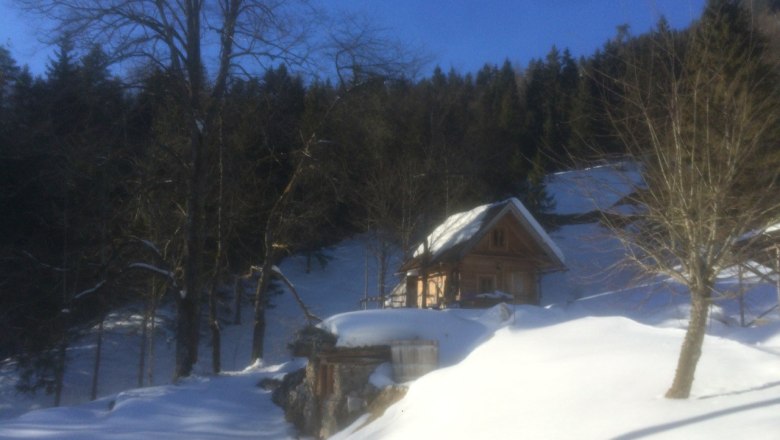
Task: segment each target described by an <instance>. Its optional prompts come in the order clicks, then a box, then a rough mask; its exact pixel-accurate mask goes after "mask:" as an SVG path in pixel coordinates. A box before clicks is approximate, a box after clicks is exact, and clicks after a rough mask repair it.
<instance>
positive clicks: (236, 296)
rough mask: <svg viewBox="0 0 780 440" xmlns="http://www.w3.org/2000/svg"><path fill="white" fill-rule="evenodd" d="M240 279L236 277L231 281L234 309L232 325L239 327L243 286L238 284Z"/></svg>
mask: <svg viewBox="0 0 780 440" xmlns="http://www.w3.org/2000/svg"><path fill="white" fill-rule="evenodd" d="M240 283H241V277H238V276H236V278H235V280H233V301H234V306H233V308H234V309H235V315H234V316H233V325H241V300H242V299H243V298H242V297H243V296H244V295H243V293H244V286H243V285H241V284H240Z"/></svg>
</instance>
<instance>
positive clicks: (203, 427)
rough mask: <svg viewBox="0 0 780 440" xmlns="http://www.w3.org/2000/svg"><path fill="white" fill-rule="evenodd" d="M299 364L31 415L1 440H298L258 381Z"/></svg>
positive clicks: (3, 430) (13, 423) (1, 430)
mask: <svg viewBox="0 0 780 440" xmlns="http://www.w3.org/2000/svg"><path fill="white" fill-rule="evenodd" d="M300 366H301V364H300V363H297V364H288V365H285V366H282V367H279V366H276V367H272V368H267V369H250V370H247V371H245V372H242V373H233V374H226V375H221V376H217V377H212V378H203V377H200V378H198V377H196V378H191V379H188V380H185V381H183V382H181V383H180V384H179V385H166V386H159V387H151V388H143V389H136V390H131V391H126V392H122V393H119V394H118V395H116V396H114V397H108V398H103V399H100V400H97V401H95V402H92V403H89V404H85V405H80V406H74V407H61V408H50V409H46V410H40V411H32V412H29V413H27V414H24V415H22V416H20V417H18V418H16V419H13V420H7V421H3V422H2V423H0V438H3V439H11V438H38V439H47V438H48V439H74V440H75V439H79V440H81V439H108V438H110V439H128V440H129V439H138V438H148V439H152V438H153V439H181V438H197V439H227V438H253V439H269V440H270V439H285V438H290V439H291V438H295V437H296V435H295V434H296V433H295V430H294V428H292V426H291V425H289V424H288V423H287V422H285V420H284V414H283V412H282V410H281V408H278V407H277V406H275V405H274V404H273V403H271V399H270V392H269V391H265V390H263V389H262V388H259V387H257V383H258V381H260V379H262V378H264V377H278V376H279V375H280V374H282V373H284V372H286V371H290V370H292V369H294V368H299V367H300Z"/></svg>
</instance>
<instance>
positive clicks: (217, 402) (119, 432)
mask: <svg viewBox="0 0 780 440" xmlns="http://www.w3.org/2000/svg"><path fill="white" fill-rule="evenodd" d="M623 171H624V169H619V170H617V171H615V170H614V169H609V168H608V167H607V168H605V167H602V168H596V169H592V170H585V171H577V172H572V173H561V174H558V175H555V176H553V177H552V178H551V182H550V187H549V188H550V190H551V192H552V193H553V194H554V195H555V196H556V198H557V202H558V203H557V208H556V209H557V211H558V213H560V214H581V213H584V212H587V211H589V210H591V209H592V206H593V203H596V204H597V205H598V204H600V203H607V204H609V203H613V202H614V201H615V200H619V198H620V197H622V196H621V195H620V192H621V191H624V190H625V188H627V187H628V185H626V186H624V187H623V188H624V189H622V190H621V189H620V188H621V187H620V186H619V185H613V186H612V189H611V190H610V191H612V192H611V193H606V192H598V191H596V190H594V188H596V187H597V185H598V184H596V183H593V184H591V183H589V182H590V180H589V177H592V178H593V179H596V180H598V181H604V182H607V183H608V182H612V183H613V184H614V183H623V182H626V180H624V179H625V177H624V174H623ZM629 171H630V170H629ZM629 176H630V173H629ZM567 182H569V183H567ZM588 194H601V195H602V196H604V197H602V198H597V197H592V198H590V199H589V200H590V202H587V203H586V202H583V198H586V197H588ZM551 235H552V237H553V239H554V240H555V241H556V243H557V245H558V246H559V247H560V248H561V249H562V251H563V252H564V254H565V255H566V262H567V265H568V268H569V270H568V271H566V272H561V273H555V274H550V275H548V276H547V277H546V278H545V280H544V282H543V285H542V293H543V305H544V307H531V306H517V307H509V306H505V305H500V306H497V307H496V308H494V309H488V310H466V309H463V310H457V309H453V310H447V311H410V310H405V311H398V310H387V311H371V312H370V313H360V312H359V313H348V314H340V315H337V316H332V317H331V318H330V319H329V320H328V321H327V322H326V324H325V325H326V326H327V327H328V329H330V330H331V331H333V332H335V333H337V334H338V336H339V343H340V344H342V345H355V344H357V345H359V344H360V343H361V341H362V342H366V341H369V342H370V341H371V340H372V338H374V339H381V338H383V337H388V336H391V335H401V336H403V337H413V336H415V335H416V336H418V337H423V338H431V337H435V338H437V339H439V340H444V342H442V343H441V344H440V349H441V359H442V361H443V362H442V363H443V368H441V369H439V370H437V371H434V372H432V373H429V374H428V375H426V376H424V377H422V378H420V379H418V380H417V381H415V382H413V383H411V384H410V389H409V392H408V394H407V396H406V397H405V398H404V399H402V400H401V401H399V402H398V403H397V404H395V405H393V406H392V407H390V408H389V409H388V410H387V411H386V413H385V414H384V415H383V416H382V417H380V418H378V419H377V420H375V421H373V422H372V423H370V424H368V425H366V426H363V423H364V422H365V420H360V421H358V423H356V424H354V425H353V426H351V427H350V428H349V429H347V430H345V431H344V432H342V433H341V434H339V435H338V438H356V439H362V438H366V439H369V438H370V439H375V438H404V439H406V438H431V437H433V438H534V439H547V438H549V439H603V438H621V439H639V438H642V439H644V438H663V439H667V438H680V439H691V438H707V439H733V438H755V439H764V438H767V439H770V438H777V433H778V432H780V419H778V418H777V416H776V414H777V411H778V409H779V408H778V405H780V313H778V312H777V311H775V312H772V313H769V314H768V315H765V316H763V317H761V316H760V315H761V314H762V313H763V312H766V311H767V310H769V309H770V308H771V307H772V306H773V305H774V304H775V303H776V301H777V297H776V294H775V291H774V287H773V286H772V285H769V284H762V283H761V282H760V281H759V280H755V279H753V280H750V279H748V281H749V282H752V283H753V284H751V285H749V286H748V287H749V290H748V292H747V295H746V297H745V302H744V304H745V308H744V313H745V315H746V320H747V321H752V320H755V322H754V325H752V326H750V327H746V328H743V327H740V326H739V325H738V323H739V313H740V310H739V307H738V302H737V301H736V300H735V299H734V298H733V295H730V293H734V292H737V290H738V286H737V284H736V278H735V276H733V274H724V276H723V278H722V279H721V282H720V283H719V285H718V289H719V291H720V292H721V293H722V294H723V295H722V298H721V299H720V300H719V301H718V302H717V304H716V305H714V306H713V313H712V320H711V323H710V326H709V329H708V332H709V336H708V338H707V340H706V342H705V347H704V353H703V356H702V360H701V363H700V368H699V370H698V373H697V376H696V381H695V383H694V389H693V396H692V398H691V399H689V400H686V401H670V400H667V399H664V398H663V397H662V396H663V393H664V392H665V390H666V388H667V387H668V386H669V384H670V383H671V379H672V376H673V373H674V368H675V364H676V358H677V354H678V350H679V347H680V344H681V342H682V338H683V334H684V331H683V329H684V328H685V326H686V324H687V322H686V317H687V296H686V293H685V291H684V290H683V289H682V288H681V287H680V286H679V285H675V284H674V283H670V282H669V281H668V280H665V279H663V278H656V279H651V280H644V281H643V282H642V284H640V285H635V284H631V280H632V279H633V278H634V274H633V273H632V272H630V271H627V270H625V268H622V267H620V266H619V265H616V263H617V262H618V261H619V259H620V255H621V249H620V247H619V244H618V243H617V242H615V241H614V240H613V239H611V238H610V237H609V235H608V234H607V231H605V230H604V229H602V228H601V227H600V226H599V225H598V224H596V223H591V224H579V225H568V226H563V227H561V228H560V229H558V230H557V231H555V232H553V233H552V234H551ZM367 252H369V251H367V247H366V242H365V241H364V240H363V239H360V238H357V239H354V240H349V241H346V242H344V243H342V244H341V245H339V246H336V247H334V248H332V249H330V250H329V253H330V255H331V257H332V259H331V261H330V263H329V264H328V266H327V267H326V268H324V269H320V268H318V267H316V265H315V267H314V268H313V270H312V271H311V273H306V271H305V260H304V259H303V258H302V257H301V258H290V259H288V260H286V261H285V262H284V263H283V264H282V266H281V268H282V270H283V272H285V274H286V275H287V276H288V278H290V280H291V281H292V282H293V283H295V284H296V287H297V288H298V290H299V291H300V293H301V296H302V297H303V298H304V300H305V301H306V302H307V303H308V304H309V305H310V306H311V307H312V309H313V311H314V313H315V314H318V315H319V316H322V317H327V316H331V315H336V314H339V313H343V312H350V311H355V310H357V309H358V302H359V300H360V298H362V297H363V295H364V291H365V289H366V287H365V286H366V283H367V284H368V292H369V295H371V294H373V292H375V288H374V287H373V286H374V285H375V283H376V281H375V280H376V278H375V273H376V270H375V267H374V264H373V258H371V255H370V252H369V253H368V254H367ZM367 256H368V258H367ZM367 263H368V264H367ZM367 266H368V278H367V281H366V276H365V274H366V267H367ZM395 267H397V263H394V264H392V265H391V269H393V268H395ZM276 302H277V306H276V307H275V308H274V309H272V310H271V312H270V316H269V326H268V328H269V331H268V342H267V346H268V348H267V356H266V359H265V363H264V365H262V366H254V367H252V368H248V369H245V367H246V364H247V362H248V353H249V338H250V331H249V327H248V326H247V325H246V324H248V323H250V320H249V315H246V317H245V319H244V322H245V325H244V326H230V327H227V328H226V329H225V333H224V336H225V341H224V342H223V365H224V366H225V368H226V369H228V370H235V372H234V373H224V374H222V375H220V376H217V377H213V376H210V375H208V366H209V364H208V357H209V351H208V347H207V345H204V347H203V350H202V353H201V354H202V356H203V357H202V360H201V362H200V363H199V364H198V366H197V371H198V372H199V374H200V375H199V376H197V377H195V378H192V379H189V380H187V381H184V382H183V383H180V384H178V385H164V384H165V383H166V382H167V380H168V378H169V377H170V374H171V371H172V370H171V368H172V367H171V365H170V363H169V362H168V361H166V359H170V358H171V356H170V352H167V351H166V350H170V349H171V348H172V341H171V340H169V339H168V338H167V337H166V335H161V336H160V337H159V338H158V341H159V344H158V347H157V350H158V354H157V359H158V361H157V363H156V364H155V367H156V373H155V377H156V378H157V380H158V382H157V383H158V384H160V385H159V386H157V387H150V388H143V389H136V390H132V389H130V388H132V386H133V385H134V383H135V382H134V381H135V368H134V367H135V364H136V359H137V350H136V349H135V348H134V347H135V345H137V343H136V342H134V341H136V340H137V339H138V335H137V334H135V331H136V330H135V329H137V325H136V324H134V321H133V319H132V317H125V318H122V319H120V317H117V318H116V319H114V320H113V321H112V322H114V329H113V331H112V336H111V339H110V340H111V341H112V343H111V345H112V346H113V347H114V348H113V349H111V350H109V352H110V354H109V353H107V355H106V356H107V358H110V359H111V360H110V361H108V363H107V364H106V366H105V367H104V372H105V373H106V375H105V376H104V377H101V384H103V385H102V388H101V390H102V393H103V395H104V396H105V397H104V398H102V399H100V400H98V401H96V402H92V403H88V404H82V405H78V406H73V407H67V408H59V409H43V410H39V411H34V412H30V413H27V414H24V415H21V416H20V417H12V416H18V415H19V414H20V413H22V412H23V411H24V410H26V409H28V408H30V407H31V406H33V407H34V406H35V405H40V406H43V405H45V404H46V399H45V398H41V399H39V400H34V399H33V400H29V399H27V400H26V399H24V398H19V397H16V396H14V395H13V394H12V392H11V390H12V387H11V384H12V381H13V380H12V375H10V374H2V375H0V419H3V418H5V420H0V438H29V437H36V438H74V439H75V438H95V439H103V438H105V439H111V438H138V437H139V436H148V435H151V436H154V437H155V438H157V437H160V438H244V437H251V438H258V437H259V438H269V439H270V438H280V439H282V438H295V431H294V429H293V428H292V427H291V426H290V425H288V424H287V423H285V422H284V420H283V415H282V412H281V410H280V409H278V408H276V407H275V406H273V405H272V404H271V403H270V395H269V393H268V392H267V391H265V390H263V389H261V388H258V387H256V386H254V385H255V384H256V383H257V382H258V381H259V380H260V379H261V378H263V377H272V376H279V375H281V374H283V373H284V372H285V371H289V370H291V369H292V368H294V367H295V366H296V365H299V364H298V363H297V362H299V361H292V362H288V361H290V359H289V355H288V354H287V352H286V344H287V342H288V341H289V338H290V337H291V335H292V333H293V332H294V330H295V329H296V328H297V327H298V326H300V325H301V324H303V322H304V320H303V316H302V314H301V313H300V311H299V310H298V309H297V305H296V304H295V302H294V301H293V300H292V298H290V296H289V295H286V294H285V295H282V296H281V297H279V298H277V300H276ZM247 309H248V308H247ZM429 317H430V318H429ZM409 335H412V336H409ZM90 344H91V342H90V340H88V339H85V340H84V341H83V344H81V345H82V347H75V348H74V349H73V350H72V353H70V355H71V358H72V359H73V361H72V362H71V364H70V366H69V372H68V379H67V383H66V391H67V392H68V393H70V394H69V396H70V398H71V400H70V401H71V402H74V401H76V400H77V399H81V400H82V401H83V400H84V397H85V396H86V395H87V394H88V387H87V383H88V378H89V374H88V371H89V365H90V363H91V357H90V355H89V353H90V350H89V345H90ZM79 350H82V351H79ZM285 362H288V363H285ZM275 364H281V365H280V366H277V365H275ZM125 389H129V390H128V391H123V392H121V393H119V394H116V393H118V392H119V391H121V390H125Z"/></svg>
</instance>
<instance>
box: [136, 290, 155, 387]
mask: <svg viewBox="0 0 780 440" xmlns="http://www.w3.org/2000/svg"><path fill="white" fill-rule="evenodd" d="M152 294H154V287H152ZM150 301H151V300H150ZM150 309H151V305H150V304H149V302H148V301H147V303H146V307H144V317H143V320H142V321H141V346H140V347H139V350H138V388H141V387H143V386H144V369H145V368H146V365H145V363H146V338H147V335H148V334H149V311H150Z"/></svg>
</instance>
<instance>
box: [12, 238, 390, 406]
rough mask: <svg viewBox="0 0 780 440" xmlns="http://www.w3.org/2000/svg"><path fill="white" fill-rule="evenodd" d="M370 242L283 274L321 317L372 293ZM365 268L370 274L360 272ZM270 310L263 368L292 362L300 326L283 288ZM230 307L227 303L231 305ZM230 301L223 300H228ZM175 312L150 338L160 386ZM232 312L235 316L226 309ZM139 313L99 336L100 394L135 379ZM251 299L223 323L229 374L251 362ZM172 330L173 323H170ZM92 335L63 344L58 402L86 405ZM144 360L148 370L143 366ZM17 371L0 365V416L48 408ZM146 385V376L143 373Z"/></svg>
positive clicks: (167, 378)
mask: <svg viewBox="0 0 780 440" xmlns="http://www.w3.org/2000/svg"><path fill="white" fill-rule="evenodd" d="M371 244H372V243H371V241H370V240H367V239H366V238H365V237H357V238H354V239H351V240H346V241H344V242H342V243H340V244H339V245H338V246H334V247H333V248H329V249H326V250H325V253H326V254H327V255H329V256H330V257H331V260H330V263H329V264H328V265H327V266H326V267H325V268H324V269H322V268H320V266H319V265H318V264H316V263H315V264H314V265H313V266H312V270H311V272H310V273H306V270H305V269H306V264H305V258H303V257H297V256H296V257H292V258H288V259H286V260H285V261H284V262H283V263H282V264H281V269H282V271H283V272H284V273H285V275H286V276H287V277H288V278H289V279H290V280H291V281H292V282H293V283H294V284H295V285H296V288H297V289H298V291H299V293H300V295H301V296H302V297H303V299H304V301H306V302H307V304H309V305H310V307H311V309H312V311H313V312H314V313H315V314H317V315H318V316H321V317H323V318H324V317H327V316H330V315H333V314H337V313H341V312H347V311H354V310H357V309H358V308H359V301H360V299H361V298H362V297H363V295H364V290H365V286H366V282H367V285H368V294H369V295H376V291H377V287H376V283H377V282H376V279H377V276H376V264H375V260H376V259H375V258H374V257H373V253H372V251H371V248H370V245H371ZM399 264H400V263H399V262H398V259H397V257H395V259H394V260H392V261H391V263H390V265H389V269H390V271H391V272H390V273H388V275H387V276H388V280H387V283H388V290H389V289H391V288H392V286H393V283H394V282H395V281H394V280H395V279H394V278H393V277H392V270H394V269H395V268H397V267H398V265H399ZM366 270H367V273H368V279H367V280H366V278H365V273H366ZM246 287H247V289H246V295H247V296H251V294H252V293H253V292H254V291H253V290H252V286H246ZM273 303H274V305H275V306H274V307H273V308H272V309H270V310H269V311H268V314H267V320H268V325H267V335H266V349H265V354H266V356H265V359H264V361H265V362H264V363H265V365H272V364H277V363H282V362H285V361H288V360H290V356H289V354H288V351H287V343H288V342H290V340H291V339H292V337H293V334H294V333H295V331H296V330H297V329H298V328H300V326H301V325H303V324H304V323H305V319H304V317H303V314H302V313H301V311H300V309H299V308H298V306H297V304H296V303H295V301H294V300H293V299H292V297H291V296H290V295H289V294H288V293H287V292H285V293H283V294H282V295H280V296H277V297H274V299H273ZM229 305H231V306H232V303H231V304H229ZM225 306H227V304H226V305H225ZM173 313H174V312H173V310H172V309H170V308H163V309H161V310H160V311H159V313H158V321H159V322H158V327H157V332H156V336H155V347H154V351H155V356H154V362H153V382H152V384H153V385H165V384H169V383H170V382H171V378H172V377H173V367H174V365H173V356H174V352H173V350H174V348H175V341H174V335H173V333H172V332H170V331H168V330H166V329H165V328H166V327H165V326H164V325H163V324H164V323H165V322H169V323H170V322H172V320H173V319H174V315H173ZM228 315H230V316H232V314H230V313H229V314H228ZM140 323H141V317H140V315H138V314H137V312H136V311H135V310H134V309H127V310H125V311H123V312H117V313H115V314H113V315H112V316H110V317H109V319H107V325H106V334H105V339H104V342H103V344H104V348H103V355H102V357H101V362H102V368H101V375H100V380H99V394H98V396H99V397H102V396H110V395H113V394H115V393H118V392H120V391H122V390H127V389H131V388H134V387H136V386H137V384H138V363H139V354H140V351H141V347H140V341H141V337H140V329H139V328H140ZM251 324H252V307H251V304H248V303H246V302H245V303H244V306H243V316H242V325H240V326H233V325H226V326H224V327H223V329H222V367H223V370H226V371H240V370H243V369H244V368H245V367H246V366H247V365H249V357H250V356H249V355H250V350H251V345H250V344H251ZM168 328H172V326H170V325H169V326H168ZM95 343H96V338H95V335H94V334H88V335H85V336H84V337H82V338H81V339H80V340H78V341H76V342H75V343H73V344H72V345H71V347H69V349H68V364H67V366H66V374H65V381H64V382H65V385H64V390H63V404H64V405H73V404H77V403H82V402H87V401H88V400H89V392H90V387H91V380H92V363H93V360H94V347H95ZM148 365H149V364H148V361H147V364H146V367H147V368H148ZM210 371H211V346H210V343H209V333H208V331H207V329H205V328H204V329H203V330H202V332H201V348H200V351H199V362H198V363H197V364H196V365H195V372H196V374H200V375H208V374H209V373H210ZM15 383H16V375H15V371H14V368H13V364H12V363H8V362H5V363H3V362H0V420H2V419H8V418H11V417H15V416H18V415H20V414H22V413H24V412H26V411H29V410H32V409H39V408H46V407H49V406H51V405H52V403H53V397H52V396H47V395H45V394H44V393H42V392H41V393H38V394H36V395H35V396H27V395H20V394H18V393H17V391H16V389H15V388H14V385H15ZM145 383H146V384H148V383H149V382H148V376H147V375H146V374H145Z"/></svg>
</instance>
